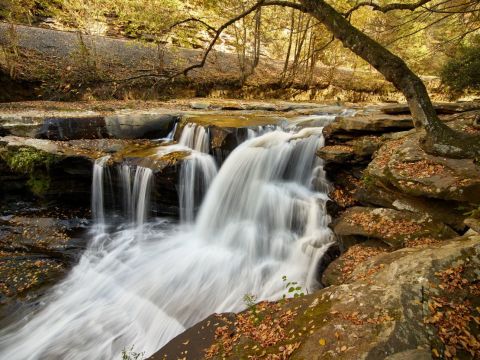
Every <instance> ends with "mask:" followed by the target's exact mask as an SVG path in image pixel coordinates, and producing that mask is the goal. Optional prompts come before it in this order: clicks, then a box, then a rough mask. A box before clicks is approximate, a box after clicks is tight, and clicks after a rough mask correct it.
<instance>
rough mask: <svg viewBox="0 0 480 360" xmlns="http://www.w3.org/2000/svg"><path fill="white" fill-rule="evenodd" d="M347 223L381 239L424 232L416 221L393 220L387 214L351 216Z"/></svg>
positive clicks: (360, 213)
mask: <svg viewBox="0 0 480 360" xmlns="http://www.w3.org/2000/svg"><path fill="white" fill-rule="evenodd" d="M346 222H347V223H349V224H351V225H356V226H360V227H362V228H363V229H364V230H365V231H366V232H368V233H370V234H378V236H379V237H384V238H393V237H395V236H398V235H409V234H413V233H415V232H418V231H421V230H422V226H421V225H420V224H418V223H416V222H415V221H412V220H406V219H401V218H393V217H389V216H387V215H386V214H381V213H374V212H367V211H365V212H356V213H351V214H349V216H348V217H347V218H346Z"/></svg>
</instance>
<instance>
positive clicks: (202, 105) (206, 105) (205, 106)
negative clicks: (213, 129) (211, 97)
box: [190, 102, 210, 110]
mask: <svg viewBox="0 0 480 360" xmlns="http://www.w3.org/2000/svg"><path fill="white" fill-rule="evenodd" d="M190 107H191V108H192V109H194V110H207V109H208V108H209V107H210V104H209V103H206V102H192V103H190Z"/></svg>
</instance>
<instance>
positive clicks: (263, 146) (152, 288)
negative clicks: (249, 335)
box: [0, 128, 332, 360]
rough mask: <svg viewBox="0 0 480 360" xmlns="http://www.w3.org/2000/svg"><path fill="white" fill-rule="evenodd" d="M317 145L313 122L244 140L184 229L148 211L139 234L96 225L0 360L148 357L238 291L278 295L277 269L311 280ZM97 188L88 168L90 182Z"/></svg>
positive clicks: (3, 344) (235, 298)
mask: <svg viewBox="0 0 480 360" xmlns="http://www.w3.org/2000/svg"><path fill="white" fill-rule="evenodd" d="M321 145H322V136H321V129H320V128H317V129H303V130H301V131H300V132H298V133H297V134H294V133H286V132H283V131H273V132H270V133H267V134H264V135H262V136H260V137H257V138H253V139H250V140H248V141H246V142H245V143H243V144H241V145H240V146H239V147H237V149H235V150H234V151H233V152H232V153H231V154H230V156H229V157H228V158H227V160H226V161H225V162H224V164H223V166H222V167H221V169H220V171H219V173H218V175H217V176H216V177H215V179H214V181H213V183H212V185H211V186H210V189H209V190H208V193H207V195H206V197H205V199H204V201H203V204H202V206H201V208H200V211H199V214H198V218H197V220H196V222H195V224H193V226H178V225H175V224H173V223H170V222H169V221H168V220H165V219H152V220H149V221H148V222H145V223H144V224H143V225H142V227H141V231H142V236H141V237H138V236H137V234H138V231H139V226H138V225H131V226H130V227H127V228H125V227H119V228H118V229H117V230H114V231H111V232H109V233H106V232H103V231H99V230H96V229H95V230H94V233H93V234H92V240H91V243H90V245H89V247H88V248H87V250H86V251H85V253H84V254H83V256H82V258H81V260H80V262H79V264H78V265H76V266H75V268H74V269H73V270H72V271H71V273H70V274H69V276H68V277H67V278H66V279H65V280H64V281H63V282H62V283H61V284H59V285H58V286H56V287H55V288H54V289H53V291H51V292H50V294H49V295H47V296H45V298H44V300H43V305H42V306H41V307H40V308H39V309H38V311H36V313H34V314H31V316H29V317H28V318H25V319H24V320H23V321H22V322H19V323H17V324H16V325H15V326H13V327H10V328H7V329H5V330H3V331H2V332H1V333H0V358H2V359H9V360H16V359H19V360H20V359H22V360H23V359H89V360H92V359H115V358H120V353H121V351H122V349H124V348H130V347H131V346H132V345H134V346H135V349H137V350H141V351H145V353H146V355H149V354H151V353H153V352H154V351H155V350H157V349H158V348H160V347H161V346H162V345H164V344H165V343H166V342H168V341H169V340H170V339H171V338H173V337H174V336H175V335H177V334H178V333H180V332H181V331H183V330H184V329H185V328H187V327H189V326H191V325H193V324H194V323H195V322H197V321H199V320H201V319H203V318H205V317H206V316H207V315H209V314H210V313H212V312H224V311H238V310H241V309H242V308H243V307H244V305H243V300H242V299H243V296H244V294H246V293H253V294H256V295H257V296H258V298H259V299H276V298H278V297H280V296H281V294H282V293H283V283H282V276H283V275H286V276H287V277H288V278H289V279H291V280H296V281H299V282H300V283H302V284H303V285H305V287H307V288H313V287H315V285H316V284H315V283H316V278H315V274H316V271H315V270H316V264H317V263H316V261H317V260H318V259H319V258H320V257H321V256H322V254H323V252H324V251H325V250H326V248H327V246H328V244H329V243H330V242H331V240H332V234H331V232H330V230H329V229H328V226H327V225H328V222H329V218H328V216H327V215H326V211H325V204H326V201H327V195H326V194H327V192H326V190H327V182H326V180H325V179H324V178H323V177H322V176H323V172H322V168H321V162H320V160H318V159H317V157H316V156H315V150H316V149H317V147H319V146H321ZM97 165H98V166H99V167H101V164H97ZM96 170H97V172H100V170H101V169H97V168H96ZM146 173H148V172H147V171H145V172H144V175H145V174H146ZM99 177H100V178H99ZM139 177H140V175H139ZM147 178H148V176H147ZM319 178H320V179H319ZM130 179H131V178H130ZM142 179H143V178H142ZM130 181H131V180H130ZM134 183H138V190H133V191H132V193H131V198H130V200H128V198H127V200H125V201H126V202H127V203H130V204H131V203H132V202H135V201H137V203H138V200H137V197H141V196H144V195H145V194H146V193H147V192H148V185H147V183H148V182H147V180H142V181H140V178H139V179H137V176H135V177H134ZM193 183H195V181H191V182H189V185H188V186H194V185H193ZM100 184H103V186H105V184H104V181H102V180H101V174H97V177H95V176H94V181H93V189H94V190H95V189H97V191H98V187H99V186H100ZM128 184H129V185H125V187H126V188H130V187H131V185H130V183H128ZM133 188H134V189H135V185H133ZM102 196H103V195H102ZM100 197H101V196H100V192H98V193H97V195H96V199H97V200H95V201H93V206H94V207H95V206H96V207H97V208H98V209H97V210H98V212H97V213H99V214H100V212H101V210H100V207H101V200H100ZM139 208H140V205H137V208H136V209H137V210H138V209H139ZM145 208H146V207H144V209H145ZM97 218H99V217H98V216H97ZM142 219H145V213H143V215H138V211H137V220H138V221H141V220H142Z"/></svg>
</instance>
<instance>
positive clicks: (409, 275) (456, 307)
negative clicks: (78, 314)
mask: <svg viewBox="0 0 480 360" xmlns="http://www.w3.org/2000/svg"><path fill="white" fill-rule="evenodd" d="M479 255H480V237H479V236H478V235H477V236H471V237H462V238H455V239H452V240H447V241H445V242H442V243H441V244H437V245H434V246H432V247H422V248H405V249H401V250H398V251H395V252H392V253H385V254H383V255H382V254H381V255H379V256H377V257H374V258H371V259H370V260H368V261H365V262H363V263H362V264H358V265H357V266H356V267H355V268H354V270H353V271H352V275H351V279H350V280H349V281H346V282H344V283H343V284H341V285H333V286H329V287H327V288H325V289H322V290H320V291H317V292H315V293H313V294H310V295H306V296H302V297H298V298H294V299H288V300H287V301H285V302H276V303H268V302H262V303H259V304H257V305H256V306H255V307H252V308H250V309H248V310H246V311H244V312H242V313H239V314H219V315H212V316H210V317H209V318H207V319H205V320H204V321H202V322H200V323H198V324H197V325H195V327H193V328H191V329H189V330H187V331H186V332H184V333H183V334H180V335H179V336H177V337H176V338H174V339H173V340H172V341H171V342H170V343H168V344H167V345H166V346H165V347H164V348H162V349H161V350H159V351H158V352H157V353H156V354H154V355H153V356H152V357H150V359H151V360H157V359H178V358H182V357H187V358H195V359H222V358H229V359H246V358H258V359H287V358H288V359H331V358H332V357H335V358H338V359H390V360H392V359H412V360H413V359H432V357H435V356H436V355H437V354H438V356H436V357H437V358H438V357H444V358H451V357H452V356H448V355H447V354H455V356H458V357H459V358H465V359H473V358H475V357H477V356H478V355H479V354H480V349H479V347H478V346H477V344H478V343H477V342H476V341H475V340H474V339H472V336H473V337H474V336H475V329H476V324H475V321H474V318H477V319H478V311H477V312H476V313H475V310H474V309H475V308H476V307H477V306H478V305H479V297H478V294H479V287H478V273H477V270H476V269H477V267H478V266H479V265H480V262H479V259H480V257H479ZM352 304H355V305H354V306H353V305H352ZM464 308H469V309H472V311H473V312H472V313H468V312H467V313H466V312H464V310H463V309H464ZM444 312H451V315H450V317H448V316H445V315H444V314H445V313H444Z"/></svg>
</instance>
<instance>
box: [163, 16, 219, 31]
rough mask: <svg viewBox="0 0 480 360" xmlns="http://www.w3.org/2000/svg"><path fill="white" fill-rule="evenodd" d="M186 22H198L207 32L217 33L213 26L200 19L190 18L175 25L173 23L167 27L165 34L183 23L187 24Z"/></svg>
mask: <svg viewBox="0 0 480 360" xmlns="http://www.w3.org/2000/svg"><path fill="white" fill-rule="evenodd" d="M188 22H198V23H200V24H202V25H203V26H205V27H206V28H207V29H208V30H211V31H214V32H215V31H217V29H215V28H214V27H213V26H211V25H210V24H208V23H206V22H205V21H203V20H202V19H198V18H195V17H191V18H188V19H184V20H180V21H177V22H175V23H173V24H172V25H170V26H169V28H168V29H167V30H165V31H164V32H165V33H169V32H170V31H172V30H173V29H174V28H175V27H177V26H179V25H183V24H185V23H188Z"/></svg>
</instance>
